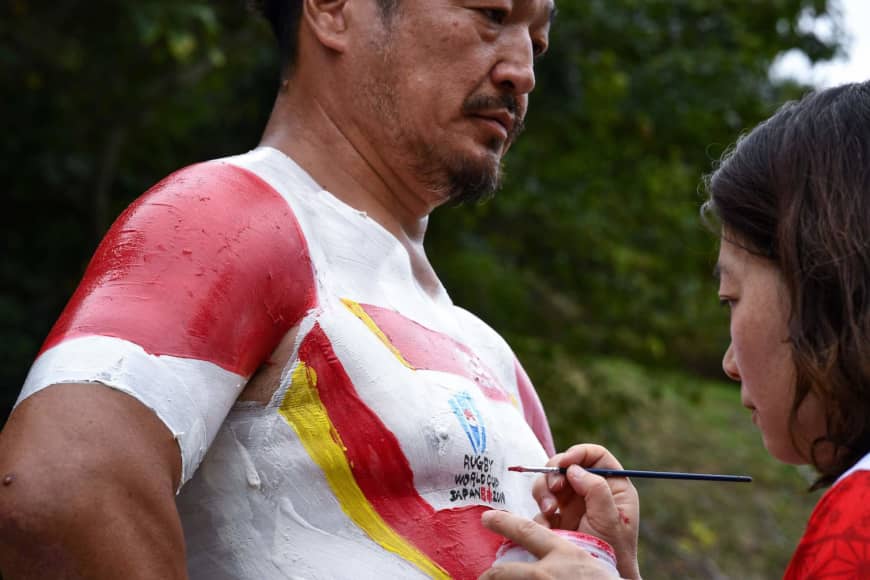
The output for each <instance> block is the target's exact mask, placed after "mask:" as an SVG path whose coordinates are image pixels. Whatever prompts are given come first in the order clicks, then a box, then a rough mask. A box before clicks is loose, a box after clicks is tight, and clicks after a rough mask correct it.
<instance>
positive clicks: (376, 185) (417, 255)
mask: <svg viewBox="0 0 870 580" xmlns="http://www.w3.org/2000/svg"><path fill="white" fill-rule="evenodd" d="M349 133H350V134H349ZM360 137H361V136H360V135H354V134H353V133H352V131H347V130H343V127H342V123H341V120H340V119H335V118H334V117H333V116H332V115H330V114H329V112H328V110H327V108H326V107H324V106H323V105H322V104H321V103H320V102H318V101H317V100H316V99H314V98H312V97H311V96H310V95H306V94H305V92H304V89H300V90H293V89H290V88H288V87H286V85H285V87H284V88H282V90H281V91H280V92H279V95H278V98H277V100H276V103H275V107H274V109H273V111H272V115H271V117H270V118H269V122H268V124H267V125H266V129H265V131H264V132H263V137H262V139H261V141H260V145H264V146H269V147H273V148H275V149H278V150H279V151H281V152H283V153H285V154H286V155H288V156H289V157H290V158H292V159H293V161H295V162H296V163H297V164H299V166H300V167H302V168H303V169H304V170H305V171H306V172H307V173H308V174H309V175H311V177H312V178H313V179H314V180H315V181H316V182H317V183H318V184H319V185H320V186H321V187H323V188H324V189H325V190H327V191H329V192H330V193H331V194H332V195H334V196H335V197H337V198H338V199H340V200H341V201H343V202H344V203H346V204H347V205H349V206H350V207H353V208H354V209H356V210H359V211H362V212H365V213H366V214H367V215H368V217H370V218H371V219H373V220H375V221H376V222H378V223H379V224H380V225H381V226H382V227H384V229H386V230H387V231H389V232H390V233H392V234H393V235H394V236H395V237H396V239H397V240H398V241H399V243H401V244H402V245H403V246H404V247H405V249H406V250H407V252H408V256H409V259H410V262H411V267H412V269H413V271H414V277H415V278H416V279H417V281H418V283H419V284H420V285H421V287H422V288H424V289H425V290H426V291H427V292H429V293H430V294H432V295H433V296H434V295H438V294H440V293H441V292H443V290H442V289H441V283H440V281H439V280H438V277H437V275H436V274H435V272H434V270H433V269H432V266H431V264H430V263H429V260H428V258H427V256H426V253H425V250H424V248H423V238H424V235H425V232H426V226H427V224H428V220H429V214H430V212H431V211H432V210H433V209H434V208H435V207H437V205H438V203H437V202H434V201H432V200H435V199H437V197H436V195H435V194H434V193H432V192H427V191H423V192H422V193H421V192H420V191H419V189H420V186H419V185H418V184H408V183H406V182H405V181H404V180H403V179H402V177H401V176H400V175H399V174H398V173H396V172H395V171H394V170H393V169H392V168H391V165H390V164H389V163H387V162H386V161H385V160H384V159H383V158H382V157H381V155H380V152H378V151H374V150H366V149H365V147H366V144H367V143H368V142H367V141H366V140H365V139H363V138H360Z"/></svg>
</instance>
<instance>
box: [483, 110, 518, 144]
mask: <svg viewBox="0 0 870 580" xmlns="http://www.w3.org/2000/svg"><path fill="white" fill-rule="evenodd" d="M474 116H475V117H478V118H481V119H485V120H487V121H492V122H495V123H497V124H498V125H499V126H500V127H501V128H502V129H503V130H504V133H505V135H504V136H505V138H507V137H509V136H510V135H512V134H513V130H514V126H515V125H516V121H515V120H514V116H513V115H512V114H511V113H510V112H509V111H505V110H500V111H483V112H477V113H474Z"/></svg>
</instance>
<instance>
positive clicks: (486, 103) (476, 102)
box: [462, 93, 526, 142]
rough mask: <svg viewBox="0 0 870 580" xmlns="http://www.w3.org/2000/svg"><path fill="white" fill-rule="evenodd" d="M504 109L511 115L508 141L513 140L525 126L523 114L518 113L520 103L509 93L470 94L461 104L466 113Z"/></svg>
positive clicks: (473, 113) (472, 113) (474, 113)
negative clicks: (511, 124) (496, 94)
mask: <svg viewBox="0 0 870 580" xmlns="http://www.w3.org/2000/svg"><path fill="white" fill-rule="evenodd" d="M499 109H505V110H507V112H509V113H510V114H511V116H512V117H513V121H514V122H513V126H512V127H511V130H510V134H509V135H508V141H509V142H513V141H514V140H515V139H516V138H517V137H518V136H519V135H520V133H522V132H523V130H524V129H525V128H526V125H525V122H524V120H523V117H524V116H525V115H524V114H521V113H520V110H519V109H520V105H519V101H517V98H516V97H515V96H514V95H512V94H510V93H505V94H503V95H498V96H495V95H472V96H471V97H469V98H468V99H467V100H466V101H465V103H463V105H462V112H463V113H464V114H466V115H476V114H478V113H484V112H487V111H495V110H499Z"/></svg>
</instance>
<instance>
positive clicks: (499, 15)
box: [480, 8, 507, 24]
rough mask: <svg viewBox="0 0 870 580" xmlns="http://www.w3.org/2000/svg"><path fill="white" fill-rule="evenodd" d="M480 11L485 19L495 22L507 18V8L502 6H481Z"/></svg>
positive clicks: (497, 22) (498, 22)
mask: <svg viewBox="0 0 870 580" xmlns="http://www.w3.org/2000/svg"><path fill="white" fill-rule="evenodd" d="M480 13H481V14H483V15H484V16H485V17H486V19H487V20H489V21H491V22H495V23H496V24H501V23H503V22H504V21H505V19H506V18H507V10H504V9H502V8H481V9H480Z"/></svg>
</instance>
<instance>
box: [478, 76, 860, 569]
mask: <svg viewBox="0 0 870 580" xmlns="http://www.w3.org/2000/svg"><path fill="white" fill-rule="evenodd" d="M708 191H709V195H710V198H709V200H708V201H707V202H706V204H705V205H704V208H703V212H702V213H703V215H704V216H705V218H706V220H707V221H708V222H710V223H714V224H715V227H716V229H717V231H718V232H719V233H720V236H721V243H720V250H719V260H718V264H717V267H716V271H717V273H718V276H719V279H720V285H719V297H720V300H721V301H722V303H723V304H724V305H725V306H726V307H727V308H728V309H729V310H730V316H731V344H730V346H729V347H728V350H727V351H726V352H725V357H724V360H723V368H724V370H725V373H726V374H727V375H728V376H729V377H730V378H732V379H734V380H736V381H740V383H741V401H742V403H743V405H744V406H745V407H747V408H748V409H749V410H750V411H752V421H753V422H754V423H755V424H756V426H757V427H758V429H759V430H760V431H761V436H762V438H763V440H764V444H765V447H766V448H767V450H768V452H769V453H770V454H771V455H772V456H773V457H774V458H776V459H778V460H779V461H783V462H785V463H791V464H811V465H812V466H814V467H815V469H816V470H817V472H818V479H817V480H816V482H815V483H814V484H813V486H812V489H819V488H822V487H828V486H830V489H828V490H827V491H826V492H825V494H824V495H823V496H822V498H821V500H820V501H819V503H818V504H817V506H816V508H815V510H814V511H813V514H812V516H811V517H810V521H809V522H808V524H807V527H806V530H805V533H804V536H803V537H802V538H801V541H800V543H799V544H798V547H797V550H796V551H795V553H794V556H793V557H792V560H791V562H790V563H789V566H788V568H787V570H786V572H785V577H786V578H787V579H798V578H819V577H829V576H830V577H835V576H836V577H838V578H866V577H870V575H868V574H870V82H865V83H860V84H849V85H844V86H840V87H835V88H830V89H827V90H823V91H819V92H816V93H812V94H810V95H808V96H806V97H804V98H803V99H802V100H800V101H798V102H793V103H788V104H786V105H785V106H784V107H783V108H781V109H780V110H779V111H778V112H777V113H776V114H775V115H774V116H773V117H771V118H770V119H768V120H767V121H765V122H764V123H762V124H760V125H759V126H758V127H756V128H755V129H754V130H753V131H752V132H751V133H749V134H748V135H746V136H745V137H743V138H741V139H740V140H738V142H737V144H736V145H735V147H734V148H733V150H732V151H730V152H729V153H728V154H727V155H726V156H725V158H724V159H723V160H722V162H721V164H720V165H719V167H718V169H716V171H715V172H714V173H713V174H712V175H711V176H710V178H709V181H708ZM549 464H550V465H555V466H569V465H571V466H572V467H570V468H569V469H568V470H567V472H566V473H565V475H561V474H550V475H547V476H546V477H545V478H541V479H540V480H539V481H538V482H536V484H535V487H534V495H535V497H536V499H537V501H538V504H539V506H540V508H541V515H540V516H539V519H540V521H541V522H542V523H545V524H546V525H547V526H548V527H554V528H555V527H561V528H568V529H580V530H581V531H586V532H592V533H595V534H597V535H598V536H599V537H601V538H602V539H604V540H607V541H608V542H610V543H611V544H612V545H613V547H614V548H615V551H616V553H617V558H618V562H619V571H620V574H621V575H622V576H624V577H634V578H637V577H639V574H638V572H637V565H636V551H637V509H638V506H637V494H636V492H635V491H634V488H633V487H631V485H630V483H629V482H628V480H627V479H625V478H608V479H606V480H605V479H603V478H601V477H600V476H598V475H595V474H592V473H589V472H587V471H585V470H583V469H581V468H580V467H577V465H580V466H584V467H608V468H616V469H618V468H619V465H618V463H617V461H616V459H615V458H613V456H611V455H610V454H609V453H608V452H607V451H606V450H604V449H603V448H600V447H596V446H590V445H579V446H575V447H572V448H571V449H569V450H568V451H567V452H565V453H563V454H560V455H557V456H555V457H553V458H552V459H551V460H550V462H549ZM483 521H484V525H486V526H487V527H489V528H490V529H492V530H494V531H496V532H499V533H502V534H503V535H505V536H508V537H509V538H511V539H513V540H514V541H515V542H517V543H519V544H521V545H523V546H525V547H526V548H527V549H528V551H530V552H532V553H533V554H535V555H536V556H538V557H539V558H540V560H539V561H537V562H535V563H531V564H508V565H505V566H503V567H495V568H492V569H491V570H490V571H489V572H487V573H486V574H485V575H484V577H485V578H490V579H492V578H520V577H529V576H534V577H549V578H581V577H582V578H595V577H602V578H603V577H606V576H605V572H603V569H602V568H601V567H596V566H595V561H594V559H593V558H591V557H589V556H588V555H587V554H584V553H582V552H581V551H580V550H578V549H575V548H573V546H571V545H568V544H567V542H565V541H564V540H561V539H560V538H558V537H557V536H556V535H555V534H553V533H552V532H550V531H549V530H547V529H546V528H545V527H543V526H537V525H532V524H531V523H529V522H528V521H527V520H523V519H522V518H518V517H516V516H513V515H511V514H507V513H503V512H495V511H492V512H488V513H487V514H485V516H484V519H483ZM626 560H627V561H626Z"/></svg>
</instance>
